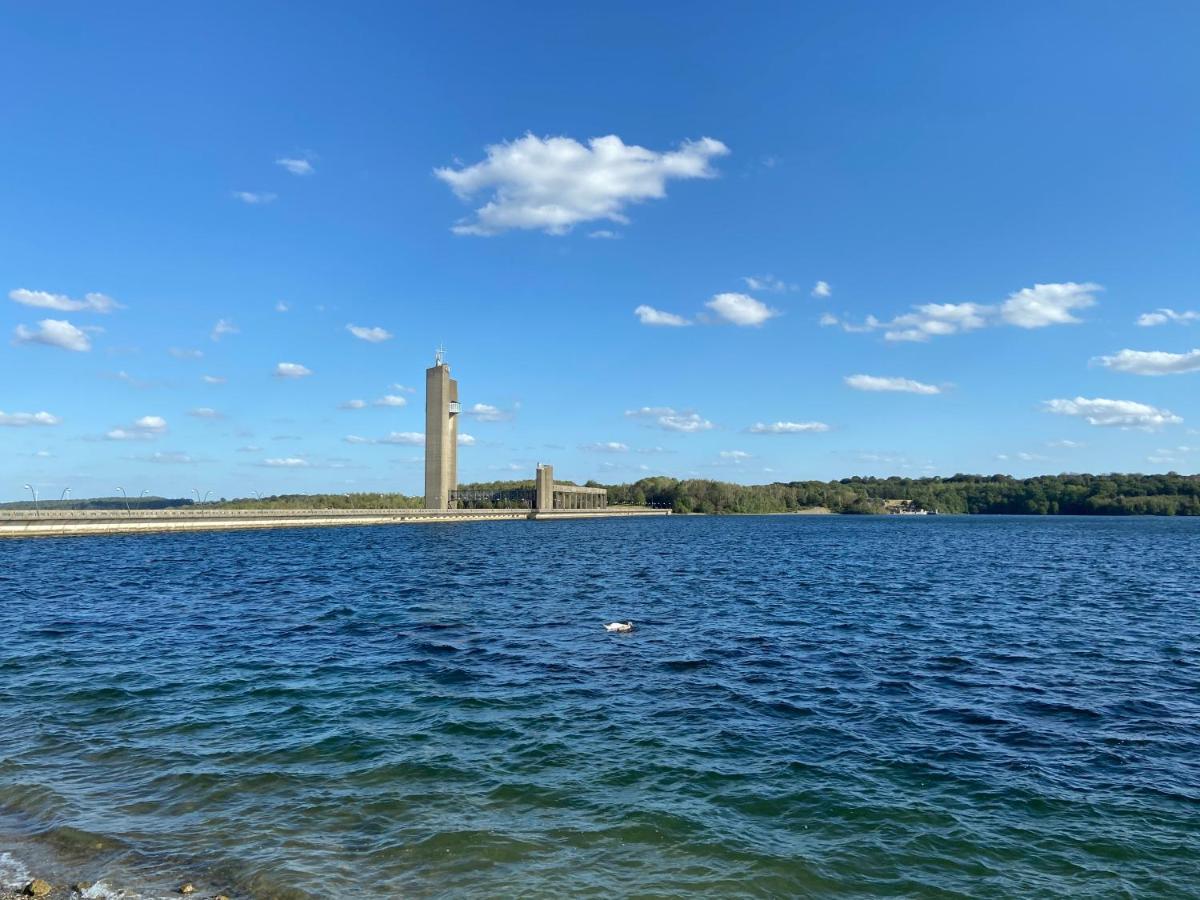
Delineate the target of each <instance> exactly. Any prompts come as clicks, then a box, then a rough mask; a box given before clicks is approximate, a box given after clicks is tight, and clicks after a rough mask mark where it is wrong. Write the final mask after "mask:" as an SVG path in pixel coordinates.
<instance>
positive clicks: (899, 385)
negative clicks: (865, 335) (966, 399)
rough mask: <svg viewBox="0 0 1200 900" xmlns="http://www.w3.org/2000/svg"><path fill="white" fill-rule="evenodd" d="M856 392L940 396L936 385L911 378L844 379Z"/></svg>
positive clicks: (867, 377) (851, 376) (860, 376)
mask: <svg viewBox="0 0 1200 900" xmlns="http://www.w3.org/2000/svg"><path fill="white" fill-rule="evenodd" d="M843 380H844V381H845V382H846V384H848V385H849V386H850V387H852V388H854V389H855V390H856V391H898V392H901V393H906V394H940V393H941V392H942V389H941V388H940V387H938V386H937V385H934V384H924V383H922V382H920V381H913V380H912V379H911V378H885V377H881V376H878V375H847V376H846V377H845V379H843Z"/></svg>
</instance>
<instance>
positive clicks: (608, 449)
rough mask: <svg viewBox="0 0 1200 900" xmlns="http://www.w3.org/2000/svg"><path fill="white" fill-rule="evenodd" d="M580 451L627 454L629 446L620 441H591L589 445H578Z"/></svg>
mask: <svg viewBox="0 0 1200 900" xmlns="http://www.w3.org/2000/svg"><path fill="white" fill-rule="evenodd" d="M579 449H580V450H591V451H594V452H596V453H628V452H629V445H628V444H622V443H621V442H620V441H593V442H592V443H590V444H580V445H579Z"/></svg>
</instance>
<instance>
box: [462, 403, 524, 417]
mask: <svg viewBox="0 0 1200 900" xmlns="http://www.w3.org/2000/svg"><path fill="white" fill-rule="evenodd" d="M465 415H467V416H469V417H470V418H472V419H474V420H475V421H477V422H505V421H507V420H508V419H511V418H512V416H513V414H512V413H511V412H509V411H508V410H504V409H500V407H498V406H492V405H491V404H490V403H476V404H475V405H474V406H472V407H471V408H470V409H468V410H467V411H466V413H465Z"/></svg>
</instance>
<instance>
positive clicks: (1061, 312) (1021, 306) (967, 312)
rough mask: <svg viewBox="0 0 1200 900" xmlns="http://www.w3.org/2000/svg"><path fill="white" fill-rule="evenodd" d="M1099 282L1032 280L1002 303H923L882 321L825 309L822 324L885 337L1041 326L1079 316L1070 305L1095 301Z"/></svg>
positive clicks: (894, 338) (919, 338)
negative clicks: (857, 320) (853, 319)
mask: <svg viewBox="0 0 1200 900" xmlns="http://www.w3.org/2000/svg"><path fill="white" fill-rule="evenodd" d="M1101 290H1103V288H1102V287H1101V286H1100V285H1098V284H1092V283H1091V282H1087V283H1084V284H1077V283H1075V282H1073V281H1068V282H1063V283H1061V284H1035V285H1034V286H1033V287H1031V288H1022V289H1021V290H1019V291H1016V292H1015V293H1012V294H1010V295H1009V296H1008V299H1007V300H1005V301H1004V302H1003V303H1000V304H996V305H988V304H983V303H924V304H921V305H919V306H915V307H913V311H912V312H909V313H904V314H903V315H899V316H896V317H895V318H894V319H891V320H890V321H883V320H881V319H878V318H876V317H875V316H867V318H866V319H865V320H864V321H863V323H862V324H861V325H854V324H852V323H850V322H839V321H838V320H837V319H836V318H835V317H833V316H830V315H828V314H826V316H825V317H823V318H822V320H821V324H822V325H835V324H840V325H841V326H842V328H843V329H844V330H845V331H849V332H865V331H883V332H884V335H883V336H884V339H885V340H888V341H927V340H929V339H930V338H931V337H941V336H943V335H948V334H959V333H962V332H967V331H975V330H976V329H979V328H985V327H989V326H995V325H1015V326H1016V327H1018V328H1044V327H1046V326H1049V325H1074V324H1078V323H1079V321H1080V320H1079V319H1078V318H1076V317H1075V316H1074V315H1073V314H1072V313H1073V311H1074V310H1079V309H1086V308H1087V307H1089V306H1092V305H1094V304H1095V302H1096V298H1095V296H1094V295H1095V294H1096V293H1097V292H1098V291H1101Z"/></svg>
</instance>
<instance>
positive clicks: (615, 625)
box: [604, 622, 633, 631]
mask: <svg viewBox="0 0 1200 900" xmlns="http://www.w3.org/2000/svg"><path fill="white" fill-rule="evenodd" d="M604 630H605V631H633V623H632V622H609V623H608V624H607V625H605V626H604Z"/></svg>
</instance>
